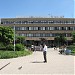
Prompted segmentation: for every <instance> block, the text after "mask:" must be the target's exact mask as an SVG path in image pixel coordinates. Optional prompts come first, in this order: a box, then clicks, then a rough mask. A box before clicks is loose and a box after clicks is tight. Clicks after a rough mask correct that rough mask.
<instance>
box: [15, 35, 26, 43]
mask: <svg viewBox="0 0 75 75" xmlns="http://www.w3.org/2000/svg"><path fill="white" fill-rule="evenodd" d="M16 41H17V43H20V44H24V41H25V36H17V37H16Z"/></svg>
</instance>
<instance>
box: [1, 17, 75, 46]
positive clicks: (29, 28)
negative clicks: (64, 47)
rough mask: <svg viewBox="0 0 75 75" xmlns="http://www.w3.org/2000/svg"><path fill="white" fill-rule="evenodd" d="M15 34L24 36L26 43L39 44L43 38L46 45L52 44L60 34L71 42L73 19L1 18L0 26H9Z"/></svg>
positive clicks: (74, 26) (74, 24)
mask: <svg viewBox="0 0 75 75" xmlns="http://www.w3.org/2000/svg"><path fill="white" fill-rule="evenodd" d="M14 25H15V29H16V34H17V35H20V36H25V40H26V41H27V43H32V42H33V43H37V45H39V44H40V38H45V39H46V40H47V44H48V45H49V44H53V43H54V38H55V36H58V35H59V34H60V33H62V34H63V35H64V36H65V37H66V38H67V41H68V42H71V40H72V39H71V38H72V35H71V33H72V32H73V31H75V19H74V18H34V17H32V18H1V24H0V26H11V27H14Z"/></svg>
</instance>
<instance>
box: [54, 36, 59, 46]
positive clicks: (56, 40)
mask: <svg viewBox="0 0 75 75" xmlns="http://www.w3.org/2000/svg"><path fill="white" fill-rule="evenodd" d="M54 41H55V44H57V45H58V46H59V42H60V36H56V37H55V38H54Z"/></svg>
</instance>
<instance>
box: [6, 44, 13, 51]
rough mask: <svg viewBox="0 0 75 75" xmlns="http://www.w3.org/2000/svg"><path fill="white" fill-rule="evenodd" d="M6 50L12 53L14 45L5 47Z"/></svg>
mask: <svg viewBox="0 0 75 75" xmlns="http://www.w3.org/2000/svg"><path fill="white" fill-rule="evenodd" d="M6 50H9V51H14V45H12V44H9V45H7V46H6Z"/></svg>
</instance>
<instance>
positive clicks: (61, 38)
mask: <svg viewBox="0 0 75 75" xmlns="http://www.w3.org/2000/svg"><path fill="white" fill-rule="evenodd" d="M54 40H55V42H57V43H58V45H59V44H60V45H63V44H64V43H65V42H66V40H67V39H66V38H65V37H64V35H63V34H59V36H56V37H55V38H54Z"/></svg>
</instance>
